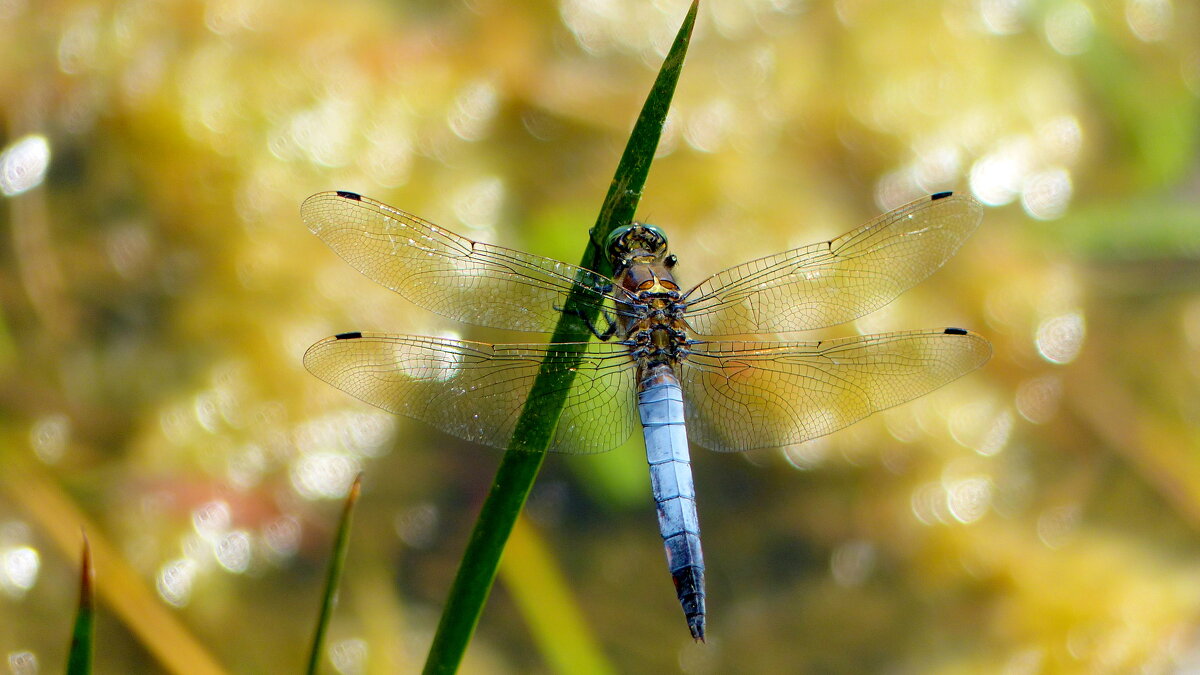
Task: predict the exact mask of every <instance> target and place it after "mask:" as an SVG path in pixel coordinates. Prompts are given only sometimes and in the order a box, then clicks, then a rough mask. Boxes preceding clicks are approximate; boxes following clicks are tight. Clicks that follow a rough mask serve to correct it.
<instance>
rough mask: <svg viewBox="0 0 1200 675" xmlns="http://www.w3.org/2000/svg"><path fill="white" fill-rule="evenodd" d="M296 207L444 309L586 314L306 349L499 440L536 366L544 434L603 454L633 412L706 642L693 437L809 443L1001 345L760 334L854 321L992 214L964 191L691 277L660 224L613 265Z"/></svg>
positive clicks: (389, 281)
mask: <svg viewBox="0 0 1200 675" xmlns="http://www.w3.org/2000/svg"><path fill="white" fill-rule="evenodd" d="M301 216H302V218H303V220H304V222H305V224H306V225H307V226H308V228H309V230H311V231H312V232H313V233H314V234H316V235H317V236H318V237H320V238H321V239H322V240H323V241H324V242H325V243H326V244H328V245H329V246H330V247H331V248H332V249H333V250H334V251H335V252H337V253H338V255H340V256H341V257H342V258H344V259H345V260H346V262H348V263H350V264H351V265H352V266H353V267H355V268H356V269H357V270H358V271H360V272H362V273H363V274H364V275H366V276H367V277H369V278H371V279H373V280H374V281H376V282H378V283H380V284H382V285H383V286H385V287H387V288H390V289H392V290H393V291H396V292H398V293H400V294H401V295H402V296H404V297H405V298H407V299H408V300H409V301H411V302H413V303H414V304H416V305H419V306H421V307H424V308H426V309H428V310H431V311H433V312H435V313H437V314H441V315H443V316H445V317H449V318H451V319H456V320H458V321H462V322H466V323H469V324H475V325H479V326H487V327H493V328H502V329H510V330H518V331H529V332H542V333H552V332H553V331H554V330H555V328H556V326H557V325H558V323H559V322H560V320H563V318H564V316H566V317H567V320H572V321H577V322H578V323H579V324H581V326H582V327H580V328H579V330H580V334H581V336H582V337H583V338H584V339H583V340H580V341H576V342H555V343H542V344H487V343H482V342H473V341H469V340H460V339H452V338H447V337H421V336H413V335H389V334H384V333H367V332H357V331H356V332H348V333H341V334H339V335H334V336H332V337H329V338H326V339H324V340H321V341H320V342H317V343H316V344H314V345H313V346H312V347H310V348H309V349H308V351H307V352H306V353H305V355H304V365H305V366H306V367H307V368H308V370H309V371H311V372H312V373H313V374H314V375H316V376H317V377H319V378H320V379H322V380H324V381H326V382H328V383H329V384H332V385H333V386H335V387H337V388H339V389H341V390H343V391H345V392H346V393H348V394H351V395H352V396H355V397H357V398H359V399H361V400H363V401H366V402H367V403H370V404H372V405H375V406H378V407H379V408H383V409H384V410H388V411H391V412H393V413H398V414H401V415H406V416H408V417H411V418H414V419H417V420H420V421H422V422H425V423H428V424H430V425H432V426H433V427H436V428H438V429H440V430H442V431H444V432H447V433H449V434H452V435H454V436H458V437H460V438H463V439H465V440H467V441H471V442H474V443H479V444H483V445H489V446H494V447H499V448H506V447H508V446H509V445H510V439H511V438H512V435H513V432H514V430H515V429H516V426H517V419H518V418H519V417H520V415H521V414H522V410H524V409H525V408H526V407H527V406H532V407H533V409H535V410H536V409H537V407H538V406H539V405H540V404H541V401H540V400H539V397H540V398H542V399H549V398H550V397H552V396H555V395H561V393H562V392H561V391H555V392H544V391H541V389H539V390H535V389H534V386H533V384H534V380H535V379H536V378H537V377H538V375H539V372H541V373H551V374H557V375H565V371H568V370H569V371H571V373H572V374H573V375H572V379H571V380H570V382H571V384H570V385H569V390H568V391H567V392H566V402H565V404H563V406H562V408H561V415H560V417H559V419H558V422H557V426H556V427H555V429H554V432H553V435H552V437H551V441H550V445H549V450H550V451H553V452H562V453H595V452H603V451H606V450H610V449H612V448H615V447H616V446H618V445H621V444H623V443H624V442H625V441H626V440H627V439H628V438H629V437H630V436H631V435H632V434H633V432H634V430H635V429H636V428H637V427H638V426H640V427H641V429H642V434H643V438H644V440H645V447H646V460H647V462H648V464H649V470H650V479H651V481H650V482H651V490H652V493H653V497H654V503H655V506H656V510H657V514H658V525H659V534H660V535H661V536H662V540H663V545H664V548H665V549H666V556H667V566H668V569H669V571H670V573H671V577H672V579H673V581H674V583H675V588H676V595H677V597H678V599H679V602H680V604H681V606H682V608H683V612H684V616H685V618H686V620H687V624H688V628H689V630H690V632H691V634H692V637H693V638H695V639H696V640H697V641H703V640H704V638H705V622H706V610H705V587H704V557H703V552H702V550H701V546H700V521H699V517H698V515H697V510H696V491H695V486H694V481H693V478H692V470H691V459H690V455H689V447H688V444H689V437H690V440H691V441H694V442H696V443H697V444H698V445H701V446H704V447H706V448H709V449H710V450H715V451H719V452H740V451H745V450H752V449H756V448H771V447H781V446H787V445H792V444H797V443H801V442H803V441H806V440H809V439H812V438H817V437H819V436H823V435H825V434H829V433H831V432H833V431H836V430H838V429H841V428H843V427H846V426H848V425H850V424H852V423H854V422H856V421H858V420H860V419H862V418H864V417H866V416H868V415H870V414H872V413H874V412H878V411H880V410H884V409H886V408H891V407H893V406H896V405H899V404H901V403H904V402H906V401H909V400H912V399H914V398H917V397H919V396H922V395H924V394H927V393H929V392H931V391H933V390H935V389H937V388H938V387H941V386H943V385H945V384H947V383H948V382H950V381H952V380H954V379H956V378H958V377H960V376H962V375H964V374H965V373H968V372H970V371H972V370H974V369H975V368H978V367H979V366H981V365H983V363H984V362H986V361H987V360H988V358H990V356H991V346H990V344H989V343H988V341H987V340H986V339H984V338H983V337H981V336H979V335H978V334H976V333H974V332H971V331H968V330H965V329H962V328H937V329H933V330H917V331H904V332H892V333H883V334H877V335H858V336H854V337H846V338H840V339H830V340H820V341H807V342H801V341H769V340H759V339H755V336H762V335H766V334H775V333H791V332H797V331H807V330H812V329H817V328H824V327H827V326H834V325H837V324H842V323H845V322H848V321H851V320H853V319H856V318H858V317H860V316H863V315H865V314H867V313H869V312H871V311H874V310H876V309H879V308H880V307H882V306H884V305H886V304H887V303H889V302H891V301H892V300H893V299H894V298H895V297H896V296H897V295H899V294H900V293H901V292H903V291H904V290H906V289H908V288H909V287H911V286H913V285H914V284H916V283H918V282H920V281H921V280H923V279H925V278H926V277H927V276H929V275H930V274H931V273H933V272H934V271H935V270H937V269H938V268H940V267H941V266H942V265H943V263H945V262H946V260H947V259H948V258H950V256H952V255H953V254H954V253H955V252H956V251H957V250H958V248H959V247H960V246H961V245H962V243H963V242H964V241H965V240H966V239H967V238H968V237H969V236H970V235H971V233H972V232H973V231H974V230H975V229H976V227H978V225H979V222H980V220H981V219H982V216H983V209H982V207H981V206H980V204H979V203H978V202H977V201H975V200H974V199H972V198H970V197H969V196H966V195H959V194H954V193H950V192H941V193H938V194H934V195H931V196H928V197H925V198H923V199H920V200H918V201H915V202H912V203H910V204H908V205H905V206H902V207H900V208H898V209H895V210H893V211H891V212H889V213H886V214H884V215H881V216H878V217H876V218H875V219H874V220H871V221H870V222H868V223H866V224H864V225H862V226H860V227H858V228H857V229H854V230H852V231H850V232H848V233H846V234H844V235H842V236H840V237H837V238H836V239H832V240H829V241H825V242H821V243H818V244H813V245H810V246H805V247H802V248H797V249H793V250H790V251H786V252H783V253H779V254H776V255H772V256H767V257H764V258H759V259H757V260H752V261H750V262H746V263H743V264H741V265H737V266H735V267H731V268H729V269H727V270H725V271H723V272H718V273H716V274H714V275H712V276H710V277H708V278H707V279H705V280H703V281H701V282H700V283H699V284H696V285H695V286H692V287H691V288H690V289H687V290H685V289H684V287H682V286H680V285H679V283H678V282H677V281H676V278H675V268H676V264H677V262H678V258H677V257H676V256H675V255H674V254H672V253H670V252H669V250H668V245H667V237H666V235H665V234H664V233H663V231H662V230H661V229H660V228H658V227H656V226H653V225H649V224H644V223H639V222H632V223H630V224H629V225H626V226H624V227H620V228H618V229H616V230H615V231H614V232H613V233H612V234H611V235H610V236H609V237H608V238H607V240H606V242H605V244H604V254H605V256H606V257H607V259H608V261H609V263H610V264H611V266H612V270H613V274H612V275H611V276H608V275H604V274H599V273H597V272H594V271H591V270H588V269H584V268H582V267H578V266H574V265H569V264H567V263H563V262H559V261H557V260H553V259H551V258H545V257H542V256H539V255H533V254H530V253H525V252H522V251H518V250H514V249H511V248H505V247H502V246H496V245H493V244H488V243H483V242H478V241H472V240H471V239H468V238H466V237H463V236H459V235H457V234H454V233H453V232H450V231H448V230H446V229H443V228H441V227H438V226H437V225H434V224H433V223H430V222H427V221H425V220H422V219H421V218H418V217H417V216H414V215H411V214H408V213H405V212H403V211H400V210H399V209H395V208H393V207H391V206H388V205H386V204H384V203H381V202H378V201H375V200H372V199H369V198H367V197H363V196H361V195H358V194H355V193H353V192H322V193H318V194H315V195H313V196H312V197H309V198H308V199H307V200H305V202H304V204H303V206H302V207H301ZM572 295H573V296H574V298H575V300H574V303H575V304H574V305H572V306H573V307H574V308H575V309H574V310H573V311H568V310H566V309H564V308H566V307H568V297H570V296H572ZM589 316H592V317H595V319H594V320H588V317H589ZM593 337H594V338H595V339H592V338H593ZM713 337H720V338H736V339H720V340H713V339H710V338H713ZM560 389H561V388H560Z"/></svg>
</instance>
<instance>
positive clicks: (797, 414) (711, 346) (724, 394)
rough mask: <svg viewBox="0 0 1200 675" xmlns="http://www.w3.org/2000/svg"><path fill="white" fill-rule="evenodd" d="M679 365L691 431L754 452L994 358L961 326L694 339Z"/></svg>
mask: <svg viewBox="0 0 1200 675" xmlns="http://www.w3.org/2000/svg"><path fill="white" fill-rule="evenodd" d="M691 349H692V353H691V354H689V355H688V357H687V359H686V360H685V361H684V364H683V367H682V369H681V371H682V372H681V375H682V378H681V379H682V383H683V388H684V405H685V407H686V409H687V424H688V433H689V435H691V437H692V439H693V440H694V441H695V442H696V443H698V444H699V445H702V446H704V447H707V448H710V449H713V450H719V451H739V450H751V449H754V448H766V447H776V446H781V445H790V444H792V443H799V442H801V441H806V440H808V439H810V438H816V437H818V436H823V435H825V434H828V433H830V432H832V431H836V430H838V429H841V428H842V427H845V426H847V425H849V424H853V423H854V422H856V421H858V420H860V419H862V418H864V417H866V416H867V415H870V414H871V413H874V412H878V411H880V410H884V409H886V408H890V407H892V406H895V405H899V404H901V403H904V402H905V401H910V400H912V399H914V398H917V397H918V396H922V395H924V394H927V393H929V392H931V391H933V390H934V389H937V388H938V387H940V386H942V385H944V384H946V383H947V382H950V381H951V380H954V379H955V378H957V377H959V376H961V375H963V374H965V373H968V372H970V371H972V370H974V369H976V368H978V367H979V366H981V365H983V364H984V362H986V361H987V360H988V358H989V357H990V356H991V354H992V348H991V345H989V344H988V342H987V340H985V339H983V338H982V337H980V336H978V335H976V334H974V333H969V332H967V331H965V330H962V329H960V328H945V329H941V330H935V331H910V332H902V333H887V334H882V335H865V336H860V337H854V338H844V339H839V340H824V341H821V342H742V341H729V342H698V343H694V344H693V345H692V347H691Z"/></svg>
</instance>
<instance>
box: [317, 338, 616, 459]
mask: <svg viewBox="0 0 1200 675" xmlns="http://www.w3.org/2000/svg"><path fill="white" fill-rule="evenodd" d="M556 346H557V347H559V348H564V349H574V350H582V351H583V352H584V358H583V361H582V363H581V364H579V365H578V367H577V368H576V371H575V379H574V381H573V384H572V385H571V389H570V392H569V393H568V396H567V401H566V405H565V407H564V408H563V412H562V416H561V417H560V418H559V422H558V429H557V431H556V432H555V436H554V440H553V441H552V442H551V445H550V449H551V450H552V451H555V452H568V453H590V452H603V451H605V450H610V449H612V448H614V447H616V446H618V445H620V444H621V443H623V442H624V441H625V439H627V438H628V437H629V435H630V434H631V433H633V430H634V428H635V426H636V424H637V412H636V400H635V398H636V397H635V396H634V379H635V378H634V365H635V364H634V362H633V360H632V359H631V358H630V356H629V351H628V347H625V346H623V345H620V344H609V343H605V342H599V343H597V342H577V343H576V342H573V343H565V344H559V345H556ZM543 362H545V364H546V368H548V369H549V370H551V371H557V372H561V371H562V370H565V369H566V368H567V364H566V363H565V362H564V359H563V357H562V355H561V354H558V353H554V352H552V351H551V350H550V348H549V346H548V345H536V344H528V345H525V344H515V345H490V344H485V343H482V342H467V341H464V340H451V339H445V338H432V337H418V336H411V335H384V334H379V333H375V334H372V333H343V334H342V335H339V336H335V337H330V338H326V339H324V340H321V341H320V342H318V343H316V344H314V345H313V346H312V347H309V349H308V351H307V352H306V353H305V354H304V366H305V367H306V368H308V370H309V371H310V372H312V374H314V375H316V376H317V377H319V378H321V379H322V380H325V381H326V382H328V383H329V384H332V385H333V386H335V387H337V388H338V389H341V390H342V391H344V392H346V393H348V394H350V395H352V396H355V397H357V398H360V399H362V400H363V401H366V402H367V403H370V404H371V405H374V406H378V407H380V408H383V409H384V410H387V411H390V412H394V413H398V414H400V415H406V416H408V417H412V418H414V419H418V420H421V421H422V422H426V423H428V424H430V425H432V426H434V427H437V428H438V429H441V430H442V431H445V432H446V433H449V434H453V435H455V436H458V437H459V438H463V439H466V440H468V441H472V442H475V443H482V444H484V445H490V446H493V447H497V448H504V447H507V446H508V444H509V440H510V438H511V437H512V433H513V429H514V427H515V426H516V423H517V418H518V417H520V415H521V410H522V408H523V407H524V406H525V401H526V399H528V398H529V394H530V390H531V389H532V387H533V381H534V379H535V378H536V377H537V374H538V370H539V368H541V367H542V364H543ZM530 405H534V406H537V405H538V401H537V400H531V401H530Z"/></svg>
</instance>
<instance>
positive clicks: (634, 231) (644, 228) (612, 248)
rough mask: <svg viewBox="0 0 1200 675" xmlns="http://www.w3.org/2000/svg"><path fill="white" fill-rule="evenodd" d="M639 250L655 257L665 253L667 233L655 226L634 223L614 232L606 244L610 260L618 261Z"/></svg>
mask: <svg viewBox="0 0 1200 675" xmlns="http://www.w3.org/2000/svg"><path fill="white" fill-rule="evenodd" d="M638 249H642V250H645V251H649V252H651V253H652V254H654V255H660V254H662V253H664V252H665V251H666V250H667V235H666V233H665V232H663V231H662V230H661V229H659V228H658V227H656V226H654V225H648V224H646V223H633V224H632V225H626V226H624V227H618V228H617V229H615V230H613V231H612V234H610V235H608V239H606V240H605V242H604V251H605V252H606V253H607V254H608V256H609V257H610V258H614V259H618V260H620V259H623V258H624V257H625V256H628V255H629V254H630V253H632V252H633V251H635V250H638Z"/></svg>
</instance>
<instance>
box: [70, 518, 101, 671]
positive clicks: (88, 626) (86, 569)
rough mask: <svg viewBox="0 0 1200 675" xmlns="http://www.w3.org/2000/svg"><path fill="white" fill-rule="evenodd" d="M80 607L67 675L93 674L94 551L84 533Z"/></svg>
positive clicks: (94, 629)
mask: <svg viewBox="0 0 1200 675" xmlns="http://www.w3.org/2000/svg"><path fill="white" fill-rule="evenodd" d="M79 569H80V572H79V607H78V608H77V609H76V611H75V627H74V628H73V629H72V630H71V651H70V653H69V654H68V655H67V675H89V674H90V673H91V672H92V655H93V654H94V653H95V650H94V647H93V643H94V642H95V638H96V603H95V601H94V600H93V593H92V551H91V548H90V547H89V546H88V539H87V533H86V532H85V533H83V555H82V556H80V562H79Z"/></svg>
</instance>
